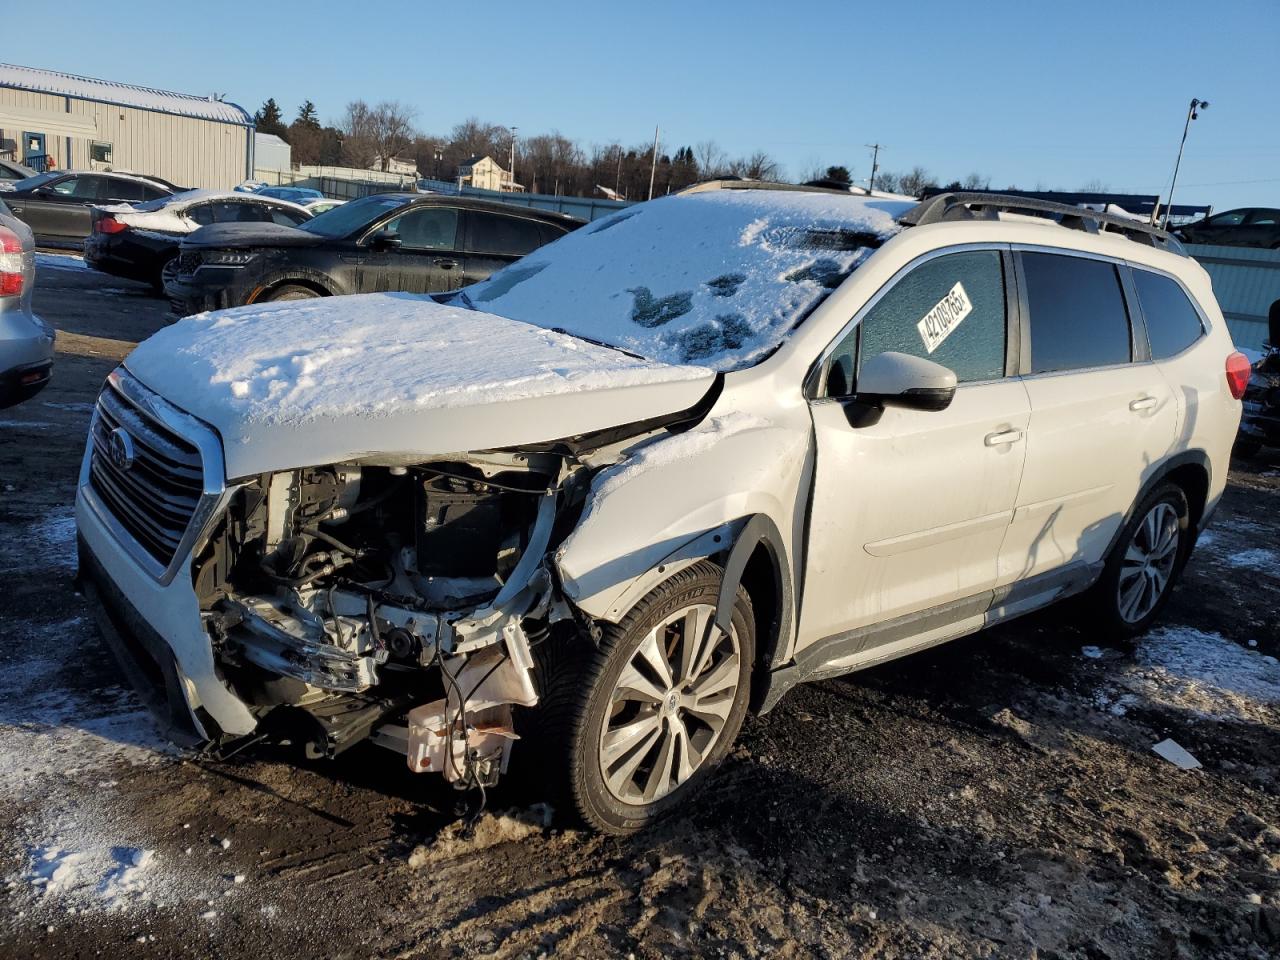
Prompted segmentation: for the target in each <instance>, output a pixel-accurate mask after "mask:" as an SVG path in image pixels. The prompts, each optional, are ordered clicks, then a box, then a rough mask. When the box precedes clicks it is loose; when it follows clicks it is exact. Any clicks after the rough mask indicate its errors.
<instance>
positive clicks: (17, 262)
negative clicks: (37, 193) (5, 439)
mask: <svg viewBox="0 0 1280 960" xmlns="http://www.w3.org/2000/svg"><path fill="white" fill-rule="evenodd" d="M35 250H36V243H35V238H34V237H33V236H32V234H31V229H30V228H29V227H28V226H27V225H26V224H25V223H23V222H22V221H21V220H19V219H18V218H17V217H15V216H14V215H13V214H12V213H11V212H10V210H9V208H8V207H6V206H5V204H4V201H3V200H0V407H11V406H13V405H14V404H15V403H21V402H22V401H23V400H26V399H28V398H30V397H33V396H35V395H36V394H37V393H39V392H40V391H41V390H42V389H44V386H45V384H47V383H48V382H49V377H50V376H51V375H52V372H53V338H54V332H53V328H52V327H50V326H49V325H48V324H46V323H45V322H44V321H43V320H41V319H40V318H39V317H37V316H36V315H35V314H34V313H32V312H31V294H32V291H33V290H34V289H35V285H36V253H35Z"/></svg>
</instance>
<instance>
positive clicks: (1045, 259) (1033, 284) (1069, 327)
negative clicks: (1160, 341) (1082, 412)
mask: <svg viewBox="0 0 1280 960" xmlns="http://www.w3.org/2000/svg"><path fill="white" fill-rule="evenodd" d="M1021 258H1022V270H1023V276H1024V278H1025V280H1026V294H1027V306H1028V311H1029V313H1030V321H1029V322H1030V325H1031V372H1032V373H1033V374H1034V373H1056V372H1060V371H1064V370H1084V369H1087V368H1089V367H1107V366H1113V365H1115V364H1120V363H1128V362H1129V361H1130V360H1132V359H1133V340H1132V335H1131V332H1130V327H1129V311H1128V309H1127V308H1126V307H1125V302H1124V292H1123V289H1122V288H1121V286H1120V275H1119V274H1118V273H1117V272H1116V267H1115V265H1114V264H1112V263H1108V262H1107V261H1104V260H1089V259H1086V258H1084V257H1073V256H1070V255H1067V254H1056V253H1023V254H1021Z"/></svg>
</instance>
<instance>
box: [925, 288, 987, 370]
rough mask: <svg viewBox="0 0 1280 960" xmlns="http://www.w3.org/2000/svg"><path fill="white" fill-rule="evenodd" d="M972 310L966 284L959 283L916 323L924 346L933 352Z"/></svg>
mask: <svg viewBox="0 0 1280 960" xmlns="http://www.w3.org/2000/svg"><path fill="white" fill-rule="evenodd" d="M972 312H973V304H972V303H970V302H969V295H968V294H967V293H965V292H964V286H963V285H962V284H960V283H957V284H956V285H955V286H954V287H952V288H951V289H950V290H948V291H947V295H946V296H945V297H943V298H942V299H941V300H939V301H938V302H937V303H936V304H934V305H933V308H932V309H931V310H930V311H929V312H928V313H926V314H925V315H924V317H923V319H921V321H920V322H919V323H917V324H916V329H917V330H919V331H920V339H921V340H923V341H924V348H925V349H926V350H927V351H929V352H930V353H933V351H935V350H937V349H938V347H939V346H941V345H942V341H943V340H945V339H947V337H949V336H951V334H952V332H953V331H954V330H955V329H956V327H958V326H960V321H961V320H963V319H964V318H965V317H967V316H968V315H969V314H971V313H972Z"/></svg>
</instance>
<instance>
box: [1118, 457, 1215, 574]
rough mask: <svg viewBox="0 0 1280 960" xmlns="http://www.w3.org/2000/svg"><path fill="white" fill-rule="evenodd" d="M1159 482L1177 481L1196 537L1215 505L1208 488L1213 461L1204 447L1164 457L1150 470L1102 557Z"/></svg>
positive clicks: (1174, 482)
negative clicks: (1211, 500)
mask: <svg viewBox="0 0 1280 960" xmlns="http://www.w3.org/2000/svg"><path fill="white" fill-rule="evenodd" d="M1162 483H1173V484H1176V485H1177V486H1178V487H1180V488H1181V489H1182V491H1183V493H1185V494H1186V497H1187V506H1188V508H1189V509H1190V511H1191V516H1190V518H1189V519H1190V521H1191V529H1192V530H1193V531H1194V532H1195V534H1196V535H1197V536H1198V535H1199V532H1200V530H1201V529H1203V527H1204V525H1205V523H1207V522H1208V518H1209V516H1210V515H1212V513H1213V508H1214V506H1215V505H1214V504H1210V503H1209V491H1210V490H1211V489H1212V486H1213V462H1212V461H1211V460H1210V459H1209V455H1208V454H1207V453H1205V452H1204V451H1203V450H1184V451H1182V452H1181V453H1176V454H1174V455H1173V456H1171V457H1169V458H1167V459H1165V460H1163V461H1162V462H1161V463H1160V465H1159V466H1158V467H1157V468H1156V469H1155V470H1154V471H1152V473H1151V476H1150V477H1148V478H1147V480H1146V482H1145V483H1144V484H1143V485H1142V487H1141V488H1140V489H1139V490H1138V495H1137V496H1136V497H1134V499H1133V503H1132V504H1131V505H1130V506H1129V509H1128V511H1127V512H1126V513H1125V516H1124V520H1123V521H1122V522H1121V524H1120V527H1119V529H1117V530H1116V533H1115V535H1114V536H1113V537H1112V538H1111V542H1110V543H1109V544H1107V552H1106V553H1105V554H1103V556H1109V555H1110V554H1111V551H1112V550H1113V549H1115V545H1116V544H1117V543H1118V542H1119V540H1120V536H1121V534H1122V533H1123V532H1124V529H1125V527H1127V526H1128V524H1129V521H1130V520H1132V519H1133V515H1134V512H1135V511H1136V510H1137V509H1138V506H1139V505H1140V504H1141V503H1142V502H1143V501H1144V500H1146V499H1147V497H1148V496H1150V494H1151V491H1153V490H1155V489H1156V488H1157V487H1158V486H1160V485H1161V484H1162Z"/></svg>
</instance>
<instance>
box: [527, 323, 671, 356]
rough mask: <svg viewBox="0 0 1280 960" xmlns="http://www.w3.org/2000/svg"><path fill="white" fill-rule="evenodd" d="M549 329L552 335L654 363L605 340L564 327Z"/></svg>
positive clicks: (639, 354) (640, 354)
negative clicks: (606, 348)
mask: <svg viewBox="0 0 1280 960" xmlns="http://www.w3.org/2000/svg"><path fill="white" fill-rule="evenodd" d="M549 329H550V330H551V332H552V333H559V334H561V335H563V336H566V337H573V338H574V339H575V340H585V341H587V343H593V344H595V345H596V346H597V347H608V348H609V349H610V350H617V351H618V352H619V353H625V354H626V355H627V356H628V357H635V358H636V359H637V360H648V361H649V362H650V363H652V362H653V359H652V358H651V357H646V356H645V355H644V354H642V353H632V352H631V351H630V350H625V349H623V348H622V347H620V346H618V345H617V344H613V343H605V342H604V341H603V340H596V339H595V338H593V337H584V336H583V335H582V334H580V333H574V332H573V331H571V330H566V329H565V328H564V327H550V328H549Z"/></svg>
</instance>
